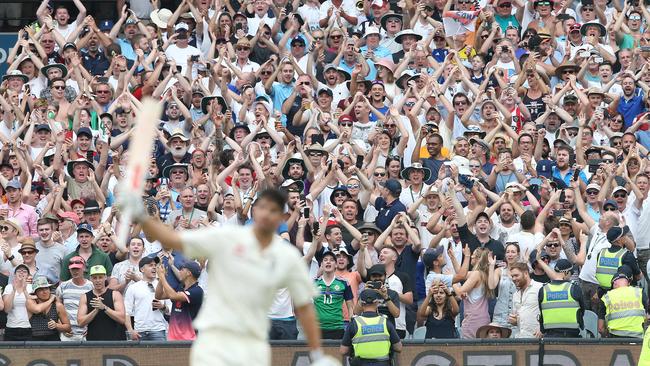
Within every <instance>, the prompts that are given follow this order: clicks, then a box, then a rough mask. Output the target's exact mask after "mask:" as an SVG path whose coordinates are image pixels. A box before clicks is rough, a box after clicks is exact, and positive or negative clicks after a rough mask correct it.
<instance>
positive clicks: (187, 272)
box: [155, 260, 203, 341]
mask: <svg viewBox="0 0 650 366" xmlns="http://www.w3.org/2000/svg"><path fill="white" fill-rule="evenodd" d="M179 269H180V271H179V276H178V279H179V281H180V283H179V285H178V287H177V288H176V289H173V288H172V287H171V286H170V284H169V282H168V281H167V277H166V275H167V273H166V270H165V267H164V265H163V264H162V263H161V264H159V265H158V267H157V270H156V273H157V274H158V279H159V282H158V286H156V297H155V298H156V299H158V300H164V299H169V300H171V301H172V309H171V314H170V316H169V331H168V334H167V340H170V341H191V340H194V339H196V331H195V330H194V327H193V326H192V321H193V320H194V318H196V315H197V314H198V312H199V309H200V308H201V304H202V303H203V289H202V288H201V287H199V285H198V282H197V280H198V278H199V276H200V275H201V267H200V266H199V264H198V263H196V262H193V261H189V260H188V261H187V262H185V263H183V264H182V265H181V266H180V268H179Z"/></svg>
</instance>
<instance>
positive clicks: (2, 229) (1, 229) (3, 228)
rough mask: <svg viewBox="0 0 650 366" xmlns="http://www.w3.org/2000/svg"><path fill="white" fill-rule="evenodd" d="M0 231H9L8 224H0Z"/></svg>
mask: <svg viewBox="0 0 650 366" xmlns="http://www.w3.org/2000/svg"><path fill="white" fill-rule="evenodd" d="M0 231H9V226H0Z"/></svg>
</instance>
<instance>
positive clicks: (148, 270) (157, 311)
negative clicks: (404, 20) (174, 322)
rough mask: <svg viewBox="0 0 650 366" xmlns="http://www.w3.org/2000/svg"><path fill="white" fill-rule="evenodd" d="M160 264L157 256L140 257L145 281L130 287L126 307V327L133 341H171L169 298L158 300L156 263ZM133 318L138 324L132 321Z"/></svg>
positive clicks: (126, 297)
mask: <svg viewBox="0 0 650 366" xmlns="http://www.w3.org/2000/svg"><path fill="white" fill-rule="evenodd" d="M158 263H160V258H158V257H157V256H148V257H144V258H142V259H140V263H139V266H140V272H142V280H141V281H138V282H136V283H134V284H132V285H131V286H129V288H127V289H126V294H125V295H124V308H125V310H126V322H125V325H126V330H127V332H128V334H129V336H130V339H131V340H134V341H137V340H140V341H165V340H167V321H166V320H165V317H164V314H165V312H166V311H167V309H169V308H170V307H169V306H168V305H167V304H166V301H165V300H157V299H155V291H156V286H157V285H158V280H157V279H156V265H157V264H158ZM131 317H133V319H134V321H135V324H131Z"/></svg>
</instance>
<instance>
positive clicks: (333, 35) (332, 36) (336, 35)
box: [330, 34, 343, 39]
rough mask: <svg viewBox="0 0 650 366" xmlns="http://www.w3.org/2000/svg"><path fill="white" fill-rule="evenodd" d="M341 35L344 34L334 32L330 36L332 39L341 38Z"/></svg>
mask: <svg viewBox="0 0 650 366" xmlns="http://www.w3.org/2000/svg"><path fill="white" fill-rule="evenodd" d="M341 37H343V35H342V34H332V35H331V36H330V38H331V39H340V38H341Z"/></svg>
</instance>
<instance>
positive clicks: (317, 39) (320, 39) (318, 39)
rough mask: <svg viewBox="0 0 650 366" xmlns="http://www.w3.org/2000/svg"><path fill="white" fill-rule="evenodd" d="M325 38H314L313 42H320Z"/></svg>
mask: <svg viewBox="0 0 650 366" xmlns="http://www.w3.org/2000/svg"><path fill="white" fill-rule="evenodd" d="M323 38H325V37H314V41H322V40H323Z"/></svg>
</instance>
